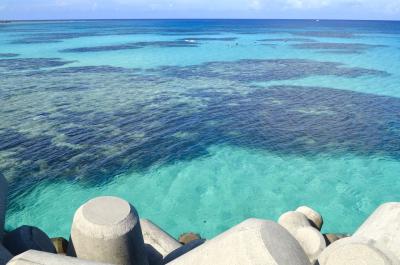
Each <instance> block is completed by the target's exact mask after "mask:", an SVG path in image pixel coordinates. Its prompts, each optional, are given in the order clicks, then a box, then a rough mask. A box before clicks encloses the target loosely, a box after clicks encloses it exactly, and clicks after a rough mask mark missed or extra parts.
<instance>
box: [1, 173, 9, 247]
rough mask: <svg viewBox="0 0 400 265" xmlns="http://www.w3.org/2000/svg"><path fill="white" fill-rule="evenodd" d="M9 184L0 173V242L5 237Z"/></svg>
mask: <svg viewBox="0 0 400 265" xmlns="http://www.w3.org/2000/svg"><path fill="white" fill-rule="evenodd" d="M7 192H8V183H7V180H6V179H5V177H4V176H3V174H1V173H0V242H1V241H2V240H3V236H4V220H5V216H6V206H7Z"/></svg>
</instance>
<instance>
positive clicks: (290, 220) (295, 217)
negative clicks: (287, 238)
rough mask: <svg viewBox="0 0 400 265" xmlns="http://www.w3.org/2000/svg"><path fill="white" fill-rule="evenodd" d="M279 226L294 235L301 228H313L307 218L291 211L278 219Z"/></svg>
mask: <svg viewBox="0 0 400 265" xmlns="http://www.w3.org/2000/svg"><path fill="white" fill-rule="evenodd" d="M278 224H280V225H281V226H283V227H284V228H286V230H288V231H289V232H292V233H293V232H295V231H296V230H297V229H299V228H301V227H309V226H311V224H310V222H309V221H308V219H307V217H306V216H305V215H304V214H303V213H300V212H295V211H289V212H286V213H284V214H282V215H281V216H280V217H279V219H278Z"/></svg>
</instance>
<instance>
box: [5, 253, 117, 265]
mask: <svg viewBox="0 0 400 265" xmlns="http://www.w3.org/2000/svg"><path fill="white" fill-rule="evenodd" d="M7 265H112V264H110V263H100V262H94V261H88V260H82V259H77V258H72V257H67V256H64V255H57V254H51V253H46V252H42V251H36V250H28V251H26V252H24V253H22V254H20V255H18V256H16V257H14V258H13V259H12V260H10V262H8V263H7Z"/></svg>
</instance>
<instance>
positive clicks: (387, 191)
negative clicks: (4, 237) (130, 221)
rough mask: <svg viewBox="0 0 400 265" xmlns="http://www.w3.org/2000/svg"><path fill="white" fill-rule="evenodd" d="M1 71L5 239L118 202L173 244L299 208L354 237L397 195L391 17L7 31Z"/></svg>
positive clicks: (52, 231) (2, 28)
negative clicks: (101, 199)
mask: <svg viewBox="0 0 400 265" xmlns="http://www.w3.org/2000/svg"><path fill="white" fill-rule="evenodd" d="M0 74H1V78H0V99H1V102H2V103H1V105H0V113H1V116H0V172H2V173H3V174H4V175H5V176H6V178H7V179H8V180H9V182H10V196H9V208H8V213H7V227H8V228H9V229H12V228H13V227H17V226H19V225H22V224H31V225H36V226H39V227H40V228H42V229H43V230H45V231H46V232H47V233H48V234H49V235H51V236H65V237H68V235H69V229H70V225H71V221H72V217H73V214H74V211H75V210H76V209H77V208H78V207H79V206H80V205H81V204H82V203H84V202H85V201H87V200H88V199H90V198H92V197H94V196H98V195H117V196H121V197H123V198H125V199H127V200H129V201H130V202H132V203H133V204H134V205H135V207H136V208H137V209H138V211H139V214H140V215H141V217H146V218H150V219H152V220H153V221H154V222H156V223H157V224H159V225H160V226H161V227H163V228H164V229H166V230H167V231H169V232H170V233H171V234H173V235H175V236H177V235H179V234H180V233H182V232H185V231H196V232H199V233H201V234H202V235H203V236H205V237H212V236H214V235H216V234H218V233H220V232H222V231H224V230H225V229H227V228H229V227H230V226H232V225H234V224H236V223H238V222H240V221H242V220H243V219H245V218H249V217H259V218H268V219H274V220H276V219H277V218H278V217H279V215H280V214H281V213H283V212H284V211H287V210H292V209H294V208H296V207H297V206H299V205H303V204H306V205H310V206H312V207H314V208H316V209H317V210H319V211H320V212H321V213H322V214H323V216H324V217H325V224H324V231H329V232H352V231H354V229H356V228H357V226H358V225H359V224H360V223H361V222H362V221H363V220H364V219H365V218H366V217H367V216H368V214H370V213H371V212H372V211H373V210H374V209H375V208H376V207H377V206H378V205H379V204H381V203H383V202H386V201H398V200H399V199H400V197H399V195H398V190H399V188H400V182H399V181H398V172H400V114H399V113H400V88H399V84H400V23H399V22H378V21H377V22H369V21H362V22H361V21H360V22H358V21H319V22H317V21H287V20H178V21H174V20H116V21H58V22H18V23H10V24H2V25H0Z"/></svg>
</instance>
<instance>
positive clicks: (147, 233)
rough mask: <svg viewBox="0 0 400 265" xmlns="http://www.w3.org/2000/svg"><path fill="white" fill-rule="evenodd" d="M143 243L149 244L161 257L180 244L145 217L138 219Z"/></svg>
mask: <svg viewBox="0 0 400 265" xmlns="http://www.w3.org/2000/svg"><path fill="white" fill-rule="evenodd" d="M140 226H141V228H142V233H143V239H144V243H146V244H149V245H151V246H152V247H153V248H155V249H156V250H157V251H158V252H159V253H160V254H161V255H162V256H163V257H165V256H166V255H168V254H169V253H171V252H172V251H174V250H175V249H177V248H179V247H181V246H182V245H181V244H180V243H179V242H178V241H177V240H176V239H175V238H173V237H172V236H171V235H169V234H168V233H167V232H165V231H164V230H162V229H161V228H160V227H158V226H157V225H155V224H154V223H152V222H151V221H150V220H147V219H140Z"/></svg>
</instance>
